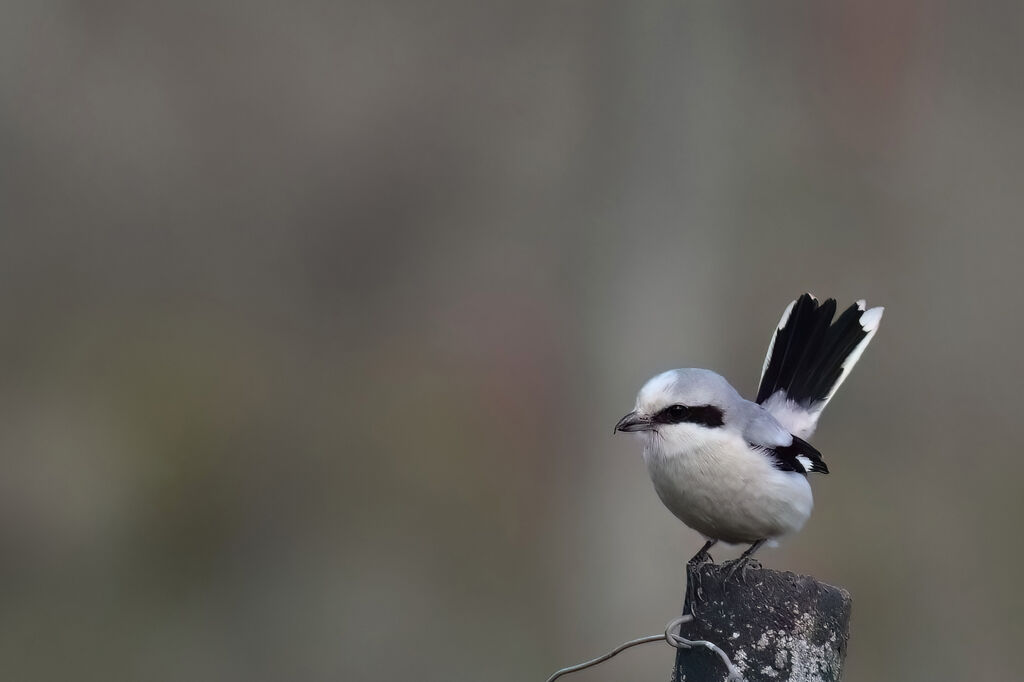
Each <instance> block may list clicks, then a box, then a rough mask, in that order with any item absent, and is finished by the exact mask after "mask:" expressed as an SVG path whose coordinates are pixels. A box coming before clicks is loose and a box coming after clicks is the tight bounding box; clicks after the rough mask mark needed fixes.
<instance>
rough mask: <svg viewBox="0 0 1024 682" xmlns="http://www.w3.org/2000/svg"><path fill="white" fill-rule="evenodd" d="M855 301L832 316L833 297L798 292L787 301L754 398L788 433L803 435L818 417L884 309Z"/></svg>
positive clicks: (851, 366)
mask: <svg viewBox="0 0 1024 682" xmlns="http://www.w3.org/2000/svg"><path fill="white" fill-rule="evenodd" d="M865 308H866V305H865V303H864V301H857V303H855V304H854V305H852V306H850V307H849V308H847V309H846V310H844V311H843V312H842V314H841V315H839V317H838V318H836V320H835V322H833V321H832V317H833V316H834V315H835V313H836V302H835V299H831V298H830V299H827V300H826V301H825V302H824V303H821V304H819V303H818V301H817V299H815V298H814V297H813V296H811V295H810V294H804V295H802V296H801V297H800V298H798V299H797V300H795V301H793V302H792V303H790V304H789V307H787V308H786V310H785V312H784V313H782V319H781V320H780V321H779V326H778V328H777V329H776V330H775V335H774V336H773V337H772V342H771V344H770V345H769V346H768V354H767V355H766V356H765V359H764V368H763V369H762V370H761V383H760V385H759V387H758V389H757V402H758V403H761V404H763V405H764V407H765V409H767V410H768V411H769V412H771V413H772V415H773V416H774V417H775V418H776V419H777V420H778V421H779V422H780V423H781V424H782V425H783V426H785V427H786V428H787V429H789V431H790V433H792V434H793V435H796V436H799V437H800V438H807V437H808V436H810V435H811V434H812V433H813V432H814V427H815V426H816V425H817V422H818V416H819V415H820V414H821V411H822V410H824V409H825V406H826V405H828V401H830V400H831V399H832V396H834V395H835V393H836V391H837V390H838V389H839V387H840V386H841V385H842V383H843V381H845V380H846V377H847V375H849V373H850V370H851V369H853V366H854V365H855V364H857V360H859V359H860V356H861V353H863V352H864V349H865V348H866V347H867V345H868V343H870V341H871V339H872V337H874V335H875V332H876V331H877V330H878V324H879V322H880V321H881V319H882V311H883V310H884V308H871V309H870V310H866V309H865Z"/></svg>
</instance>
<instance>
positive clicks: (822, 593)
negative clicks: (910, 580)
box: [672, 563, 851, 682]
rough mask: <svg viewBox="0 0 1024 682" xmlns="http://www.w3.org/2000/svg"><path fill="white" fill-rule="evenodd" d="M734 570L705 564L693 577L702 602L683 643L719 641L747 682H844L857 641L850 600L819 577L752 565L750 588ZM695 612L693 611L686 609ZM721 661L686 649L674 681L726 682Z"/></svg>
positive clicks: (687, 606) (678, 661)
mask: <svg viewBox="0 0 1024 682" xmlns="http://www.w3.org/2000/svg"><path fill="white" fill-rule="evenodd" d="M727 572H728V568H727V567H723V566H721V565H717V564H710V563H709V564H703V565H701V566H698V567H696V568H695V569H694V570H693V572H692V574H693V577H694V578H695V579H696V581H697V586H698V589H699V590H700V592H701V598H700V599H699V600H698V602H697V609H696V611H697V613H696V616H697V617H696V619H695V620H693V621H691V622H689V623H684V624H683V626H682V632H681V633H680V634H681V635H682V636H683V637H686V638H688V639H705V640H709V641H711V642H714V643H715V644H717V645H718V646H719V647H721V648H722V649H724V650H725V652H726V653H727V654H728V655H729V657H730V658H731V659H732V662H733V663H734V664H735V665H736V667H737V668H739V670H740V672H741V673H742V674H743V677H744V679H745V680H746V681H747V682H762V681H764V682H785V681H787V680H788V681H789V682H811V681H812V680H813V681H815V682H837V681H838V680H839V678H840V675H841V673H842V668H843V661H844V659H845V658H846V645H847V642H848V640H849V636H850V606H851V600H850V594H849V592H847V591H846V590H844V589H841V588H839V587H833V586H832V585H826V584H825V583H822V582H818V581H817V580H815V579H814V578H811V577H809V576H805V575H796V574H795V573H783V572H779V571H772V570H767V569H762V568H759V567H758V566H757V564H756V563H751V565H750V566H749V567H748V569H747V575H746V583H744V582H743V581H742V579H741V577H740V574H739V573H737V574H736V575H734V576H733V577H732V578H731V579H730V580H729V582H728V584H726V585H723V579H724V578H725V574H726V573H727ZM683 612H684V613H689V612H690V604H689V602H687V603H686V604H684V605H683ZM725 677H726V671H725V668H724V666H723V665H722V661H721V660H720V659H719V658H718V657H717V656H715V655H713V654H712V653H710V652H708V651H707V650H701V649H679V650H678V652H677V653H676V664H675V668H674V669H673V671H672V682H712V680H713V681H714V682H721V681H722V680H725Z"/></svg>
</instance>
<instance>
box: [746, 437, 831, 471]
mask: <svg viewBox="0 0 1024 682" xmlns="http://www.w3.org/2000/svg"><path fill="white" fill-rule="evenodd" d="M750 446H751V447H752V448H754V449H756V450H759V451H761V452H762V453H764V454H765V455H767V456H769V457H771V458H772V460H773V461H774V462H775V466H776V467H778V468H779V469H781V470H782V471H795V472H797V473H800V474H807V473H808V472H813V473H819V474H827V473H828V467H827V466H826V465H825V461H824V460H822V458H821V453H820V452H818V451H817V450H816V449H815V447H814V446H813V445H811V444H810V443H808V442H807V441H805V440H804V439H803V438H797V437H796V436H793V443H792V444H791V445H773V446H770V447H769V446H767V445H755V444H753V443H751V444H750Z"/></svg>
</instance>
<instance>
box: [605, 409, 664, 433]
mask: <svg viewBox="0 0 1024 682" xmlns="http://www.w3.org/2000/svg"><path fill="white" fill-rule="evenodd" d="M652 429H654V423H653V422H652V421H651V418H650V417H641V416H640V415H638V414H637V413H636V412H630V413H629V414H627V415H626V416H625V417H623V418H622V419H620V420H619V423H618V424H616V425H615V429H614V430H613V431H612V433H615V432H616V431H625V432H627V433H629V432H632V431H651V430H652Z"/></svg>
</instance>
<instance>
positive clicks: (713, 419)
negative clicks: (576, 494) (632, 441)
mask: <svg viewBox="0 0 1024 682" xmlns="http://www.w3.org/2000/svg"><path fill="white" fill-rule="evenodd" d="M741 400H742V399H741V398H740V396H739V394H738V393H737V392H736V389H734V388H733V387H732V386H730V385H729V382H727V381H726V380H725V379H724V378H722V377H721V376H719V375H718V374H715V373H714V372H711V371H709V370H706V369H673V370H669V371H668V372H663V373H661V374H659V375H657V376H655V377H653V378H651V379H650V380H649V381H648V382H647V383H646V384H644V386H643V388H641V389H640V392H639V393H638V394H637V396H636V406H635V408H634V410H633V411H632V412H630V413H629V414H627V415H626V416H625V417H623V418H622V419H620V420H619V422H618V423H617V424H616V425H615V431H623V432H627V433H638V434H640V435H642V436H644V437H645V439H653V437H654V436H659V437H660V438H662V439H664V440H665V441H680V442H687V441H689V442H692V441H693V440H694V439H699V438H701V437H702V436H703V437H706V436H707V435H709V434H708V432H709V431H710V430H714V429H721V428H723V427H724V426H725V425H726V424H727V422H728V420H729V412H730V406H733V405H736V404H738V403H739V402H740V401H741Z"/></svg>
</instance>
